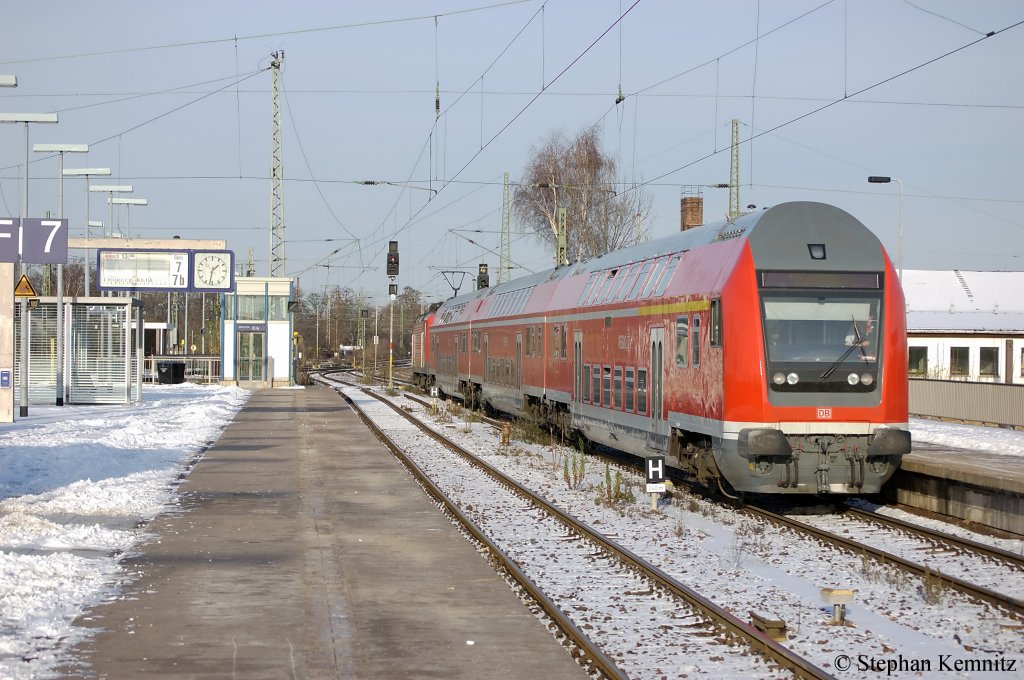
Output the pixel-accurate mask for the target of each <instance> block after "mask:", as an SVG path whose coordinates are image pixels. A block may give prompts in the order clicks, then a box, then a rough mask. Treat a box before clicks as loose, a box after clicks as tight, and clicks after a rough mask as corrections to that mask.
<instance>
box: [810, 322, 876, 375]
mask: <svg viewBox="0 0 1024 680" xmlns="http://www.w3.org/2000/svg"><path fill="white" fill-rule="evenodd" d="M850 321H852V322H853V332H854V333H855V334H856V335H857V339H856V341H855V342H854V343H853V344H852V345H850V346H849V347H847V348H846V351H845V352H843V354H842V356H840V357H839V358H838V359H836V360H835V361H834V362H832V364H831V365H830V366H829V367H828V368H826V369H825V372H824V373H822V374H821V376H820V378H819V379H820V380H828V377H829V376H830V375H832V374H833V373H835V372H836V369H837V368H839V365H840V364H842V363H843V362H844V361H846V357H848V356H850V355H851V354H853V350H855V349H858V348H860V353H861V356H862V357H864V361H865V362H866V361H867V360H868V355H867V353H866V352H865V351H864V345H865V342H864V336H862V335H861V334H860V328H858V327H857V320H856V319H855V318H853V315H850Z"/></svg>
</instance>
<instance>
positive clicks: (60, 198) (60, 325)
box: [32, 144, 89, 406]
mask: <svg viewBox="0 0 1024 680" xmlns="http://www.w3.org/2000/svg"><path fill="white" fill-rule="evenodd" d="M32 150H33V151H35V152H36V153H58V154H60V172H59V174H58V175H57V185H58V190H57V218H58V219H64V154H66V153H88V152H89V145H88V144H36V145H34V146H33V147H32ZM55 403H56V405H57V406H63V405H64V265H63V264H61V263H60V262H58V263H57V395H56V402H55Z"/></svg>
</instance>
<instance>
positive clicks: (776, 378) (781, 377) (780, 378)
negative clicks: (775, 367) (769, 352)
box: [772, 371, 786, 385]
mask: <svg viewBox="0 0 1024 680" xmlns="http://www.w3.org/2000/svg"><path fill="white" fill-rule="evenodd" d="M772 382H773V383H775V384H776V385H781V384H782V383H784V382H786V374H785V373H783V372H782V371H779V372H778V373H776V374H775V375H773V376H772Z"/></svg>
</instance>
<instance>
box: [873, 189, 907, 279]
mask: <svg viewBox="0 0 1024 680" xmlns="http://www.w3.org/2000/svg"><path fill="white" fill-rule="evenodd" d="M868 182H869V183H871V184H888V183H889V182H896V183H897V184H899V185H900V230H899V246H898V248H899V249H898V251H897V253H898V254H897V258H898V260H899V272H900V281H902V280H903V182H902V181H900V180H898V179H896V178H895V177H881V176H879V175H871V176H870V177H868Z"/></svg>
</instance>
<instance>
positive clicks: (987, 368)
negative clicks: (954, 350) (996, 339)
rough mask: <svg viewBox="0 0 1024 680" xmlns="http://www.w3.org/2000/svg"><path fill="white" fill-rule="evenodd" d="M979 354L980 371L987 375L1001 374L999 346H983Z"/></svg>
mask: <svg viewBox="0 0 1024 680" xmlns="http://www.w3.org/2000/svg"><path fill="white" fill-rule="evenodd" d="M978 354H979V356H978V359H979V362H978V369H979V373H981V375H984V376H987V377H992V376H996V375H999V348H998V347H982V348H981V349H980V350H978Z"/></svg>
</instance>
